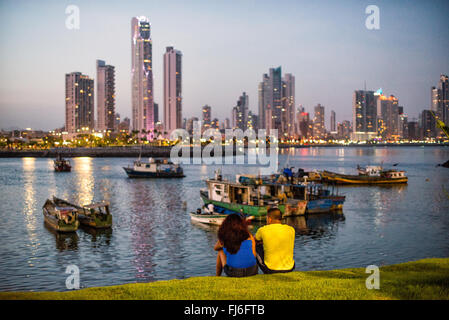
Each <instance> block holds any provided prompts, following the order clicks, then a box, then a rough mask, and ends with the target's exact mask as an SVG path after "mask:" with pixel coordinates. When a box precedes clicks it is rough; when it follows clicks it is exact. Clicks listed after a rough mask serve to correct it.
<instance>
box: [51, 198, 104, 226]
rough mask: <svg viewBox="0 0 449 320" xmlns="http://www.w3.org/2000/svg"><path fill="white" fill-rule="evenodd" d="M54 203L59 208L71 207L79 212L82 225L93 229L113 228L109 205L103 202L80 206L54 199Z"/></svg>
mask: <svg viewBox="0 0 449 320" xmlns="http://www.w3.org/2000/svg"><path fill="white" fill-rule="evenodd" d="M53 201H54V203H55V204H56V205H58V206H59V207H69V208H70V207H71V208H75V209H76V210H77V214H78V220H79V222H80V223H81V224H82V225H85V226H89V227H92V228H97V229H100V228H110V227H111V226H112V215H111V213H110V211H109V203H108V202H105V201H102V202H97V203H91V204H88V205H84V206H78V205H76V204H73V203H70V202H68V201H66V200H63V199H59V198H56V197H53Z"/></svg>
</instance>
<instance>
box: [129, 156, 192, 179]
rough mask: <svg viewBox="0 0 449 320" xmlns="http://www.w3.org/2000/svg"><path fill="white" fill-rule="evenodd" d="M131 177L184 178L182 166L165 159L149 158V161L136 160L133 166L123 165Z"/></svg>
mask: <svg viewBox="0 0 449 320" xmlns="http://www.w3.org/2000/svg"><path fill="white" fill-rule="evenodd" d="M123 169H124V170H125V172H126V174H127V175H128V177H130V178H184V177H185V175H184V171H183V169H182V167H181V166H179V165H178V164H174V163H173V162H170V161H168V160H167V159H164V160H155V159H153V158H150V159H149V162H142V161H140V159H139V160H137V161H134V164H133V166H132V167H131V166H128V167H123Z"/></svg>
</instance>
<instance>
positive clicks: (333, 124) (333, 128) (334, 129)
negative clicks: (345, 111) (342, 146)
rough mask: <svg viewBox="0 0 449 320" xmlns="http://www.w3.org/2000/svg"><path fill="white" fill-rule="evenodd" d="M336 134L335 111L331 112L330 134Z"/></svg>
mask: <svg viewBox="0 0 449 320" xmlns="http://www.w3.org/2000/svg"><path fill="white" fill-rule="evenodd" d="M336 132H337V126H336V117H335V111H334V110H332V111H331V133H336Z"/></svg>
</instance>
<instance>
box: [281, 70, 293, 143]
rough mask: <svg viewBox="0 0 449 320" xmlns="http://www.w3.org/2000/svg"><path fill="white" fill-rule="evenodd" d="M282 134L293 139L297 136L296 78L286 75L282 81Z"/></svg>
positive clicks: (289, 74)
mask: <svg viewBox="0 0 449 320" xmlns="http://www.w3.org/2000/svg"><path fill="white" fill-rule="evenodd" d="M282 102H283V104H282V109H281V114H282V117H281V120H282V131H283V132H282V133H283V136H287V137H292V136H294V135H295V134H296V128H295V119H296V110H295V77H294V76H293V75H292V74H291V73H286V74H285V75H284V78H283V80H282Z"/></svg>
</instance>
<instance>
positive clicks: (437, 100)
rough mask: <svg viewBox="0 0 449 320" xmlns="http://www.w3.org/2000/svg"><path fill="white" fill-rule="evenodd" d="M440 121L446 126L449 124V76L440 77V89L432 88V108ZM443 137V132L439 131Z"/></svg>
mask: <svg viewBox="0 0 449 320" xmlns="http://www.w3.org/2000/svg"><path fill="white" fill-rule="evenodd" d="M430 109H431V110H432V111H433V112H434V114H435V116H437V117H438V118H439V119H440V120H442V121H443V122H444V123H446V125H447V124H448V123H449V81H448V76H446V75H444V74H442V75H440V81H439V82H438V87H437V88H435V87H432V89H431V107H430ZM438 132H439V133H440V135H441V133H442V132H441V130H438Z"/></svg>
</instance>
